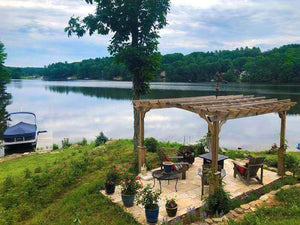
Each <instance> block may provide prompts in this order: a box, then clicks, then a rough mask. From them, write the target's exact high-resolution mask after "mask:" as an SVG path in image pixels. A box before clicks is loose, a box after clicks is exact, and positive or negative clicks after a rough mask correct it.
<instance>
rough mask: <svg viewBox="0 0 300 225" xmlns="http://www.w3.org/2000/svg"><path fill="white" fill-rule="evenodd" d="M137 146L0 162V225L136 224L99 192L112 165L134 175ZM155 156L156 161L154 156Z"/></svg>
mask: <svg viewBox="0 0 300 225" xmlns="http://www.w3.org/2000/svg"><path fill="white" fill-rule="evenodd" d="M132 149H133V144H132V141H129V140H117V141H115V143H114V144H112V145H107V146H105V147H100V148H99V147H98V148H94V147H93V145H88V146H79V147H76V148H68V149H61V150H59V151H58V152H59V153H58V154H51V153H45V154H34V155H27V156H24V157H22V158H16V159H12V160H8V161H4V162H2V163H0V224H1V225H2V224H3V225H4V224H19V223H22V224H68V225H69V224H73V221H74V220H75V219H79V220H80V221H81V224H138V223H137V222H136V221H135V220H134V218H133V217H132V216H131V215H129V214H127V213H125V212H124V211H123V209H122V208H121V207H119V206H118V205H116V204H113V203H111V202H110V201H109V200H108V199H107V198H105V197H104V196H103V195H102V194H101V193H99V190H100V189H102V188H103V187H104V180H105V175H106V172H107V170H109V169H110V168H111V167H112V166H113V165H116V166H117V167H118V168H123V169H129V170H132V171H133V165H134V159H135V157H134V154H133V150H132ZM148 154H151V157H149V158H152V159H153V160H154V161H157V154H156V153H148Z"/></svg>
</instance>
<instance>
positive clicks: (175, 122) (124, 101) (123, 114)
mask: <svg viewBox="0 0 300 225" xmlns="http://www.w3.org/2000/svg"><path fill="white" fill-rule="evenodd" d="M299 87H300V86H299V85H261V84H259V85H254V84H228V85H223V86H222V88H221V90H222V91H221V93H220V94H253V95H256V96H266V97H268V98H279V99H285V98H291V99H292V100H293V101H299V100H300V92H299V91H298V90H299ZM8 88H9V92H10V93H12V95H13V104H12V105H10V106H9V107H8V110H9V111H19V110H24V111H33V112H35V113H36V114H37V123H38V125H39V128H40V130H49V131H52V133H53V135H54V140H55V142H56V143H59V142H60V141H61V140H62V139H63V138H64V137H68V138H70V140H71V141H78V140H80V139H81V138H82V137H86V138H87V139H88V140H93V139H94V138H95V136H96V135H97V134H98V133H99V132H100V131H103V132H104V133H105V134H106V135H107V136H109V137H112V138H131V137H132V133H133V131H132V126H133V125H132V124H133V118H132V104H131V83H130V82H103V81H74V82H45V81H39V80H23V81H22V83H21V85H20V84H18V85H17V86H16V84H14V83H11V84H10V85H8ZM151 88H152V90H151V92H150V93H149V94H148V95H147V96H145V98H172V97H173V98H174V97H190V96H203V95H212V94H215V92H214V85H213V84H212V83H199V84H186V83H176V84H174V83H153V84H151ZM299 107H300V105H297V107H294V108H293V110H291V111H290V112H289V116H288V117H287V139H288V140H289V145H290V148H291V149H293V148H294V145H295V144H296V143H297V142H299V136H298V129H297V128H298V126H299V125H298V123H299V116H298V114H299V112H300V108H299ZM279 129H280V119H279V117H278V115H275V114H268V115H263V116H259V117H251V118H244V119H237V120H230V121H228V122H227V123H226V124H225V125H224V127H223V128H222V132H221V135H220V136H221V143H220V144H221V145H222V146H226V147H230V148H236V147H243V148H247V149H254V150H260V149H264V148H267V147H269V146H271V145H272V143H274V142H277V143H278V142H279ZM206 131H207V125H206V123H205V122H204V121H203V120H202V119H201V118H200V117H199V116H198V115H196V114H194V113H190V112H187V111H184V110H180V109H163V110H152V111H150V112H149V113H147V115H146V118H145V135H146V137H150V136H154V137H156V138H157V139H160V140H170V141H180V142H183V140H186V142H193V141H195V140H197V139H199V138H200V137H202V136H203V135H204V134H205V133H206Z"/></svg>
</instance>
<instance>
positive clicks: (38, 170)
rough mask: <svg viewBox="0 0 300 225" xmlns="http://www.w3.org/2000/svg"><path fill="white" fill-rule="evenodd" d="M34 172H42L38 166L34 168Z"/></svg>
mask: <svg viewBox="0 0 300 225" xmlns="http://www.w3.org/2000/svg"><path fill="white" fill-rule="evenodd" d="M34 172H35V173H41V172H42V168H41V167H40V166H39V167H37V168H35V169H34Z"/></svg>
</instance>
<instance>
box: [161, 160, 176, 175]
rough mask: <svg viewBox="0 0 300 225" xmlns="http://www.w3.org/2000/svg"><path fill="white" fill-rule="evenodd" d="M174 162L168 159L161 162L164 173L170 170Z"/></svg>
mask: <svg viewBox="0 0 300 225" xmlns="http://www.w3.org/2000/svg"><path fill="white" fill-rule="evenodd" d="M173 165H174V163H172V162H170V161H165V162H163V166H164V170H165V172H166V173H170V172H171V171H172V168H173Z"/></svg>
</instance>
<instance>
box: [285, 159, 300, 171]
mask: <svg viewBox="0 0 300 225" xmlns="http://www.w3.org/2000/svg"><path fill="white" fill-rule="evenodd" d="M299 164H300V162H299V161H298V159H297V157H296V156H294V155H290V154H286V155H285V157H284V166H285V168H286V169H287V170H289V171H291V172H292V173H293V175H294V176H295V172H296V170H297V168H298V167H299Z"/></svg>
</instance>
